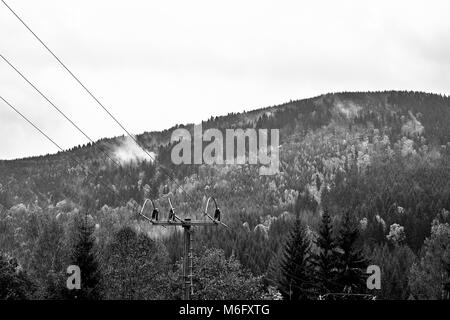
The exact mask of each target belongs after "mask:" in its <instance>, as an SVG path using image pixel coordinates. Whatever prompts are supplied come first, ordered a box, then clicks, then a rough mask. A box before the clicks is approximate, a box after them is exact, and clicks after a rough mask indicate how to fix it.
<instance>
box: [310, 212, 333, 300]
mask: <svg viewBox="0 0 450 320" xmlns="http://www.w3.org/2000/svg"><path fill="white" fill-rule="evenodd" d="M317 246H318V249H319V252H318V253H317V254H316V256H315V264H316V266H317V278H318V280H319V286H320V290H321V291H322V292H327V293H329V292H336V290H337V285H336V276H337V257H336V241H335V240H334V239H333V226H332V224H331V218H330V215H329V213H328V211H327V210H325V211H324V213H323V214H322V220H321V224H320V227H319V237H318V238H317Z"/></svg>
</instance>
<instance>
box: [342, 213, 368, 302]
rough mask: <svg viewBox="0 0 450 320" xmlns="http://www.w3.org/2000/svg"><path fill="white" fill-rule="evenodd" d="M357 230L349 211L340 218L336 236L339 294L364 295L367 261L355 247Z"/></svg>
mask: <svg viewBox="0 0 450 320" xmlns="http://www.w3.org/2000/svg"><path fill="white" fill-rule="evenodd" d="M358 237H359V232H358V228H357V227H356V223H355V221H354V219H353V218H352V216H351V214H350V212H349V211H346V212H345V213H344V215H343V218H342V223H341V229H340V232H339V236H338V243H337V244H338V247H339V248H338V254H337V257H338V260H337V265H338V271H337V278H336V280H337V284H338V289H339V291H340V292H345V293H364V292H365V289H366V278H367V276H366V273H365V272H366V269H367V266H368V260H367V259H366V258H365V256H364V254H363V252H362V250H361V249H360V248H358V246H357V240H358Z"/></svg>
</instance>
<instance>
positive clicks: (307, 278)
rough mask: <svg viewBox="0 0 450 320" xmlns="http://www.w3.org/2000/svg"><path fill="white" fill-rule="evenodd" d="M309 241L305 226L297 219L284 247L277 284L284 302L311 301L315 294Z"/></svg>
mask: <svg viewBox="0 0 450 320" xmlns="http://www.w3.org/2000/svg"><path fill="white" fill-rule="evenodd" d="M311 258H312V256H311V240H310V239H309V235H308V230H307V228H306V226H305V225H304V224H303V223H302V222H301V221H300V219H297V220H296V222H295V225H294V228H293V230H292V231H291V233H290V236H289V238H288V240H287V242H286V244H285V247H284V254H283V256H282V260H281V265H280V268H281V280H280V283H279V284H278V287H279V288H278V289H279V290H280V292H281V294H282V296H283V298H284V299H286V300H304V299H311V298H313V295H314V293H315V290H314V289H315V283H314V272H313V268H314V266H313V264H312V259H311Z"/></svg>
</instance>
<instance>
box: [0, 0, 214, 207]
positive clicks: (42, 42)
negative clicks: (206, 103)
mask: <svg viewBox="0 0 450 320" xmlns="http://www.w3.org/2000/svg"><path fill="white" fill-rule="evenodd" d="M1 1H2V2H3V4H4V5H5V6H6V7H7V8H8V9H9V11H11V12H12V13H13V14H14V16H15V17H16V18H17V19H18V20H19V21H20V22H21V23H22V24H23V25H24V26H25V28H27V29H28V31H29V32H30V33H31V34H32V35H33V36H34V37H35V38H36V39H37V40H38V41H39V42H40V43H41V44H42V46H43V47H44V48H45V49H46V50H47V51H48V52H49V53H50V54H51V55H52V56H53V58H55V59H56V61H58V63H59V64H60V65H61V66H62V67H63V68H64V69H65V70H66V71H67V72H68V73H69V74H70V75H71V76H72V78H73V79H74V80H75V81H76V82H78V84H79V85H80V86H81V87H82V88H83V89H84V90H85V91H86V92H87V93H88V94H89V95H90V96H91V98H92V99H94V100H95V102H97V104H98V105H99V106H100V107H101V108H102V109H103V110H104V111H105V112H106V113H107V114H108V115H109V116H110V117H111V118H112V119H113V120H114V121H115V122H116V123H117V124H118V125H119V126H120V127H121V128H122V130H123V131H125V132H126V134H127V135H128V136H129V137H130V138H131V139H132V140H133V141H134V142H135V143H136V144H137V145H138V146H139V147H140V148H141V149H142V150H143V151H144V152H145V153H146V154H147V155H148V156H149V157H150V159H152V160H153V161H156V160H155V158H154V157H153V156H152V155H151V154H150V153H149V152H148V151H147V149H145V148H144V147H143V146H142V145H141V144H140V143H139V141H138V140H137V139H136V138H135V137H134V136H133V135H132V134H131V133H130V132H129V131H128V130H127V129H126V128H125V127H124V126H123V125H122V124H121V123H120V121H119V120H118V119H117V118H116V117H115V116H114V115H113V114H112V113H111V112H110V111H109V110H108V109H107V108H106V107H105V106H104V105H103V104H102V103H101V102H100V101H99V99H97V97H96V96H95V95H94V94H93V93H92V92H91V91H90V90H89V89H88V88H87V87H86V86H85V85H84V84H83V83H82V82H81V80H80V79H79V78H78V77H77V76H76V75H75V74H74V73H73V72H72V71H71V70H70V69H69V68H68V67H67V66H66V65H65V64H64V63H63V62H62V61H61V59H60V58H58V56H57V55H56V54H55V53H54V52H53V51H52V50H51V49H50V48H49V47H48V46H47V45H46V44H45V43H44V41H42V40H41V38H39V37H38V35H37V34H36V33H34V32H33V30H31V28H30V27H29V26H28V25H27V24H26V23H25V22H24V21H23V20H22V19H21V18H20V17H19V15H18V14H17V13H16V12H15V11H14V10H13V9H12V8H11V7H10V6H9V5H8V4H7V3H6V2H5V1H4V0H1ZM160 168H161V170H162V171H163V173H164V174H166V175H167V177H169V179H170V180H172V181H173V182H174V183H175V184H176V185H177V186H178V188H180V189H181V190H183V191H184V193H185V194H186V195H187V196H188V197H189V198H190V199H191V197H190V195H189V194H188V193H187V191H186V190H184V189H183V187H182V186H181V185H180V184H179V183H178V182H177V181H176V179H174V178H173V177H172V175H171V174H170V173H169V172H167V171H166V170H165V168H164V166H162V165H160ZM205 195H206V193H205ZM191 200H192V199H191Z"/></svg>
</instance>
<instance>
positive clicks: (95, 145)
mask: <svg viewBox="0 0 450 320" xmlns="http://www.w3.org/2000/svg"><path fill="white" fill-rule="evenodd" d="M0 58H2V59H3V61H5V62H6V63H7V64H8V65H9V66H10V67H11V68H12V69H13V70H14V71H15V72H16V73H18V74H19V75H20V76H21V77H22V79H24V80H25V81H26V82H27V83H28V84H29V85H30V86H31V87H32V88H33V89H34V90H35V91H36V92H37V93H39V95H40V96H41V97H43V98H44V99H45V100H46V101H47V102H48V103H50V105H51V106H52V107H53V108H54V109H55V110H56V111H58V112H59V114H60V115H62V116H63V117H64V118H65V119H66V120H67V121H69V123H70V124H71V125H72V126H74V127H75V128H76V129H77V130H78V131H79V132H81V134H83V135H84V136H85V137H86V138H87V139H88V140H89V141H90V142H92V144H93V146H94V147H96V148H98V149H99V150H100V151H101V152H102V153H103V154H105V155H106V157H108V158H109V159H110V160H111V161H112V162H113V163H114V164H115V165H117V166H118V167H120V164H119V163H118V162H117V161H116V160H114V159H113V158H111V157H110V155H109V154H108V153H107V152H106V151H104V150H103V149H102V148H100V147H99V146H98V145H97V144H96V143H95V142H94V140H92V139H91V137H89V136H88V135H87V134H86V133H85V132H84V131H83V130H82V129H81V128H80V127H79V126H78V125H77V124H76V123H75V122H73V121H72V120H71V119H70V118H69V117H68V116H67V115H66V114H65V113H64V112H63V111H62V110H61V109H60V108H58V106H56V104H54V103H53V102H52V101H51V100H50V99H49V98H48V97H47V96H46V95H45V94H43V93H42V91H41V90H39V89H38V88H37V87H36V86H35V85H34V84H33V83H32V82H31V81H30V80H29V79H28V78H27V77H25V76H24V74H23V73H22V72H20V71H19V70H18V69H17V68H16V67H15V66H14V65H13V64H12V63H11V62H10V61H9V60H8V59H6V58H5V57H4V56H3V55H2V54H0Z"/></svg>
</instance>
